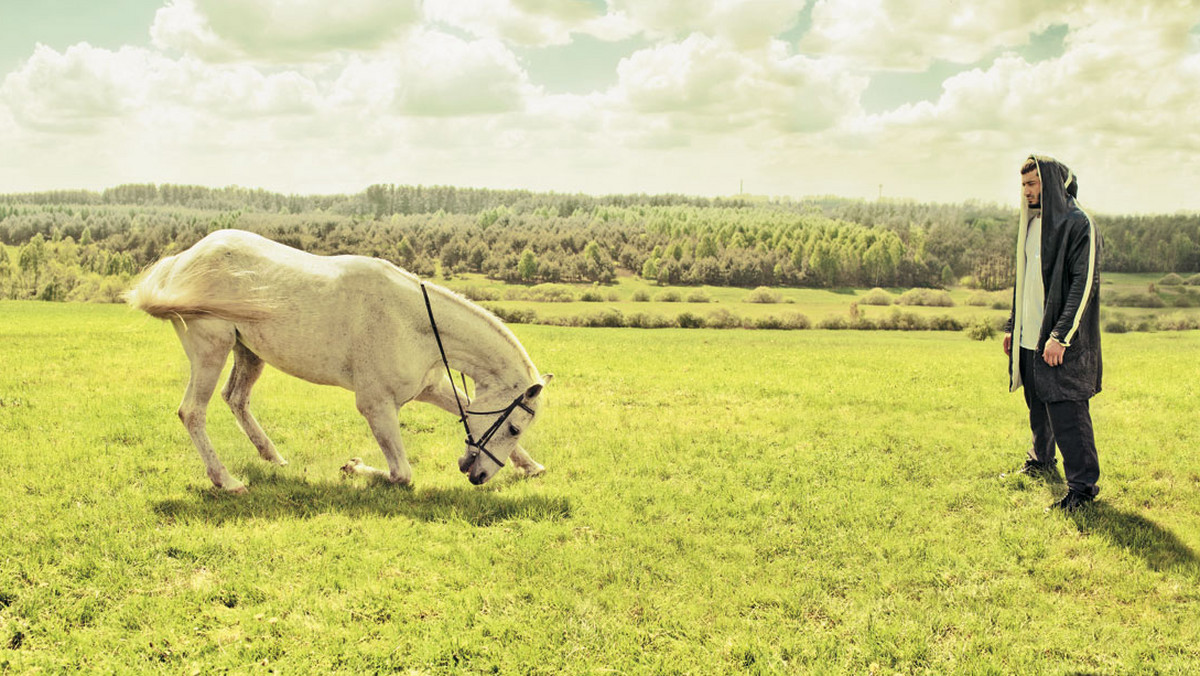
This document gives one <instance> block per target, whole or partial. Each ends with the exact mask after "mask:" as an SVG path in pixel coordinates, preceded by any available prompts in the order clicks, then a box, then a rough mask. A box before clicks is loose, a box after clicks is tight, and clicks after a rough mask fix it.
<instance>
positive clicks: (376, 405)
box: [342, 394, 412, 485]
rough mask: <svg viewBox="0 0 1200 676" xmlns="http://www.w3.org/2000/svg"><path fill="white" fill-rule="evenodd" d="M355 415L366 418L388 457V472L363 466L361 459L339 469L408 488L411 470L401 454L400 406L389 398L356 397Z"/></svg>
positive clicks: (406, 458) (405, 458) (380, 447)
mask: <svg viewBox="0 0 1200 676" xmlns="http://www.w3.org/2000/svg"><path fill="white" fill-rule="evenodd" d="M357 404H358V412H359V413H361V414H362V416H363V417H364V418H366V419H367V424H368V425H370V426H371V433H372V434H374V435H375V441H376V442H377V443H378V444H379V450H381V451H383V457H385V458H387V463H388V471H387V472H385V471H383V470H381V469H376V468H374V467H370V466H368V465H365V464H363V462H362V459H361V458H354V459H352V460H351V461H350V462H349V463H347V464H346V465H343V466H342V471H343V472H345V473H347V474H367V475H379V476H386V477H387V480H388V481H390V482H392V483H394V484H402V485H408V484H410V483H412V467H411V466H409V464H408V457H407V456H406V455H405V454H404V444H403V443H402V442H401V441H400V420H399V419H398V417H397V414H398V412H399V407H398V406H396V404H395V402H394V401H392V400H391V399H388V398H377V397H370V396H363V395H361V394H360V395H359V396H358V399H357Z"/></svg>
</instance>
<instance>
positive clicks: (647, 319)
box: [625, 312, 674, 329]
mask: <svg viewBox="0 0 1200 676" xmlns="http://www.w3.org/2000/svg"><path fill="white" fill-rule="evenodd" d="M625 326H628V327H630V328H635V329H661V328H665V327H668V326H674V324H673V323H672V322H671V320H669V319H667V318H666V317H661V316H659V315H650V314H646V313H645V312H635V313H633V314H631V315H629V317H627V318H626V319H625Z"/></svg>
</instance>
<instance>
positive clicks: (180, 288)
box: [123, 252, 276, 321]
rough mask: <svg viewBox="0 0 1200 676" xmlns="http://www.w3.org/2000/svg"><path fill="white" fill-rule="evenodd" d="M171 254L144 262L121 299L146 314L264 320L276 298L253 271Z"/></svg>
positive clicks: (169, 317)
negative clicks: (259, 284) (260, 284)
mask: <svg viewBox="0 0 1200 676" xmlns="http://www.w3.org/2000/svg"><path fill="white" fill-rule="evenodd" d="M187 253H188V252H184V253H183V254H176V255H174V256H167V257H166V258H163V259H162V260H160V261H158V262H157V263H155V264H154V265H152V266H150V268H149V269H147V270H146V271H145V272H144V273H142V275H141V277H140V278H138V281H137V283H135V284H134V285H133V288H131V289H130V290H129V291H126V292H125V294H124V295H123V298H124V300H125V302H126V303H128V304H129V305H130V306H132V307H135V308H137V309H139V310H141V311H143V312H145V313H146V314H149V315H150V316H151V317H157V318H158V319H172V318H180V319H190V318H193V317H219V318H221V319H226V320H229V321H254V320H261V319H266V318H267V317H269V316H270V315H271V314H272V311H273V310H274V309H275V306H276V303H274V302H272V301H270V300H269V299H268V298H267V296H266V294H264V293H263V290H262V289H261V288H256V287H255V286H254V283H253V275H252V274H251V273H247V272H234V271H230V270H224V269H220V268H219V267H216V266H213V265H211V263H210V261H212V259H206V258H198V257H195V256H188V257H186V258H184V257H185V255H186V254H187Z"/></svg>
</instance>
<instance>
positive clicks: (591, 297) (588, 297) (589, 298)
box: [579, 291, 604, 303]
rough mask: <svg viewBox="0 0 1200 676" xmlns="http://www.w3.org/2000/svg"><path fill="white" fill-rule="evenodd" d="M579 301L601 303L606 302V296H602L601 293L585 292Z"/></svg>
mask: <svg viewBox="0 0 1200 676" xmlns="http://www.w3.org/2000/svg"><path fill="white" fill-rule="evenodd" d="M579 300H581V301H583V302H585V303H599V302H601V301H603V300H604V296H602V295H600V292H599V291H584V292H583V293H582V294H580V295H579Z"/></svg>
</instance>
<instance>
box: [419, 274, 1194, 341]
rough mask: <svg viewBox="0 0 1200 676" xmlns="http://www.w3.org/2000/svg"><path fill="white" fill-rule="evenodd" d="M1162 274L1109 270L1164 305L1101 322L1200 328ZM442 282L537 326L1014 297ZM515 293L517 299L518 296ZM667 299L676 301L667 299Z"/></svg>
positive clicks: (467, 279) (1105, 288) (965, 291)
mask: <svg viewBox="0 0 1200 676" xmlns="http://www.w3.org/2000/svg"><path fill="white" fill-rule="evenodd" d="M1162 276H1163V275H1162V273H1138V274H1133V273H1104V275H1103V285H1102V287H1101V294H1102V296H1103V297H1104V298H1105V299H1109V298H1119V297H1129V296H1139V297H1148V296H1150V295H1153V296H1156V297H1157V298H1158V299H1159V300H1160V301H1161V304H1162V305H1161V307H1128V306H1118V305H1116V304H1112V303H1107V302H1106V304H1105V306H1104V307H1102V308H1101V321H1102V324H1104V325H1108V324H1109V320H1110V319H1120V320H1121V321H1122V322H1123V323H1124V324H1126V325H1127V326H1128V329H1127V330H1135V331H1152V330H1154V328H1156V324H1158V323H1159V321H1163V325H1164V326H1171V327H1179V326H1181V325H1182V326H1189V327H1191V328H1196V327H1197V326H1200V294H1197V290H1196V288H1195V287H1192V286H1185V285H1180V286H1174V287H1167V286H1157V285H1155V282H1157V281H1158V280H1159V279H1161V278H1162ZM443 283H445V284H446V285H447V286H450V287H451V288H454V289H455V290H457V291H460V292H463V293H467V294H468V295H472V296H473V297H476V298H479V297H480V296H479V295H478V294H479V293H481V292H482V293H485V294H487V296H486V297H487V298H488V300H487V301H486V303H485V304H487V305H488V306H489V307H492V308H494V309H496V310H498V311H508V312H532V313H534V314H535V315H536V320H535V321H534V322H530V323H546V324H554V323H564V320H565V319H568V318H583V317H589V316H596V315H600V314H602V313H605V312H613V311H615V312H618V313H620V314H621V316H623V317H624V318H626V319H629V318H631V317H633V316H634V315H643V316H648V317H651V318H661V319H664V320H668V321H674V320H675V319H676V318H677V317H678V316H679V315H680V314H683V313H688V314H690V315H692V316H693V317H698V318H700V319H705V320H706V319H707V318H709V317H710V316H712V315H713V314H714V313H728V315H732V316H733V317H736V318H738V319H741V320H742V322H737V321H734V322H729V321H728V319H726V321H725V322H724V324H725V325H729V324H730V323H732V325H735V326H736V325H740V324H742V323H748V324H751V325H753V324H754V323H755V322H756V321H761V320H763V319H766V318H768V317H773V318H777V319H784V318H787V317H789V316H795V315H803V316H804V317H805V318H806V319H808V321H809V324H810V325H811V326H813V327H818V326H820V325H822V323H823V322H825V321H827V320H830V319H833V318H841V319H849V318H850V317H851V316H852V310H851V306H852V305H853V306H855V311H856V312H857V313H858V314H859V315H860V316H861V317H863V318H865V319H867V320H873V321H875V322H876V323H878V322H880V321H882V320H885V319H886V318H888V317H889V316H891V315H893V314H894V313H897V312H903V313H905V314H910V315H913V316H915V317H918V318H922V319H924V320H926V321H928V320H930V319H932V318H935V317H946V318H950V319H952V320H954V321H956V322H958V323H959V324H960V325H961V326H964V327H965V326H970V325H972V324H975V323H977V322H979V321H986V322H988V323H990V324H992V325H993V326H995V327H1000V326H1002V325H1003V324H1004V321H1005V320H1006V319H1007V318H1008V309H1007V307H1008V304H1009V302H1010V300H1011V297H1012V289H1011V288H1010V289H1007V290H1000V291H991V292H987V291H980V290H975V289H969V288H965V287H953V288H951V289H949V290H948V291H947V296H948V297H949V299H950V301H951V302H952V303H953V304H952V305H951V306H949V307H938V306H932V307H924V306H917V305H901V304H899V303H897V302H895V301H897V300H898V299H899V298H900V296H901V295H902V294H903V293H904V292H905V291H907V289H902V288H892V289H885V291H887V292H888V294H889V295H890V297H891V299H892V300H893V304H892V305H890V306H878V305H870V304H868V303H866V302H864V296H865V295H866V294H867V293H868V290H867V289H851V288H835V289H817V288H776V289H772V292H773V293H774V294H776V296H777V302H774V303H762V302H749V301H748V298H749V297H750V296H751V294H752V292H753V290H752V289H743V288H736V287H714V286H702V287H687V286H684V287H680V286H676V287H660V286H658V285H656V284H654V283H653V282H648V281H646V280H644V279H642V278H640V277H635V276H632V275H630V274H622V275H619V276H618V277H617V279H616V281H615V282H614V283H612V284H609V285H603V286H601V285H591V284H570V285H563V284H560V285H552V286H556V287H558V288H560V289H564V290H566V291H567V292H568V293H570V294H571V295H572V296H573V297H574V298H575V300H572V301H567V302H537V301H534V300H530V299H528V298H521V296H522V295H526V294H527V291H528V290H529V287H523V286H521V285H511V284H505V283H503V282H499V281H495V280H490V279H487V278H486V277H484V276H483V275H475V274H463V275H456V276H454V278H453V279H451V280H448V281H444V282H443ZM1151 286H1155V291H1154V292H1153V293H1152V294H1151V293H1150V292H1149V289H1150V287H1151ZM514 294H515V295H516V296H517V297H516V298H513V297H512V296H513V295H514ZM584 294H590V296H591V300H582V299H581V298H582V296H583V295H584ZM668 298H671V299H672V300H666V299H668ZM1181 301H1186V302H1181ZM998 307H999V308H1000V309H998ZM728 315H727V317H728ZM711 323H712V322H710V324H711ZM718 325H720V324H718ZM786 325H787V323H785V326H786Z"/></svg>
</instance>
